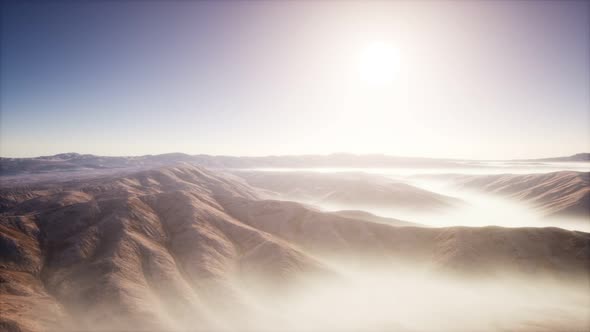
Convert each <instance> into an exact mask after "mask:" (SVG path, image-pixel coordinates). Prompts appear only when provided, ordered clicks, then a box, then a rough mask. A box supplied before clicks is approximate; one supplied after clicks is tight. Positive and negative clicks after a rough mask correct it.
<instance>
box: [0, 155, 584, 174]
mask: <svg viewBox="0 0 590 332" xmlns="http://www.w3.org/2000/svg"><path fill="white" fill-rule="evenodd" d="M518 161H523V162H524V161H536V162H542V161H546V162H569V161H590V153H579V154H575V155H573V156H569V157H558V158H546V159H529V160H518ZM179 162H188V163H192V164H195V165H199V166H204V167H209V168H314V167H350V168H367V167H374V168H380V167H383V168H386V167H464V166H465V163H471V162H474V164H472V166H477V165H478V163H477V162H476V161H473V160H460V159H436V158H418V157H397V156H388V155H383V154H367V155H355V154H346V153H338V154H330V155H291V156H288V155H283V156H263V157H237V156H213V155H205V154H199V155H188V154H184V153H166V154H159V155H144V156H129V157H110V156H97V155H92V154H79V153H74V152H70V153H61V154H56V155H53V156H41V157H34V158H3V157H0V175H18V174H27V173H44V172H53V171H75V170H104V169H140V168H146V167H159V166H171V165H174V164H176V163H179ZM480 166H481V165H480Z"/></svg>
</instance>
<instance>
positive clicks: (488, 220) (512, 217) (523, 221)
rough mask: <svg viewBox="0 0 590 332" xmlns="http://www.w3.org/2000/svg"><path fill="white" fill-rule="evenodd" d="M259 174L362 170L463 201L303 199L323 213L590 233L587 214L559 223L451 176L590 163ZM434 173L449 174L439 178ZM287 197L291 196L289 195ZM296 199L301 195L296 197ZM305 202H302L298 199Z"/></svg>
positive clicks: (589, 166)
mask: <svg viewBox="0 0 590 332" xmlns="http://www.w3.org/2000/svg"><path fill="white" fill-rule="evenodd" d="M254 170H255V171H260V172H319V173H340V172H362V173H368V174H376V175H381V176H385V177H388V178H391V179H394V180H396V181H398V182H403V183H407V184H410V185H413V186H415V187H418V188H421V189H425V190H428V191H431V192H434V193H437V194H442V195H446V196H450V197H455V198H458V199H460V200H462V201H463V203H462V204H456V205H455V206H454V207H452V208H449V209H444V210H437V211H436V212H417V211H412V210H404V209H400V208H384V207H382V206H366V205H364V206H363V207H362V208H359V207H357V206H347V205H342V204H326V203H321V204H320V203H318V202H317V201H302V202H303V203H306V204H311V205H314V206H316V207H318V208H320V209H322V210H324V211H341V210H363V211H366V212H370V213H372V214H375V215H377V216H381V217H388V218H395V219H400V220H405V221H410V222H414V223H419V224H423V225H426V226H431V227H447V226H490V225H495V226H502V227H551V226H553V227H560V228H564V229H569V230H579V231H584V232H590V216H589V217H588V218H569V217H560V218H559V220H558V221H555V220H551V219H547V218H543V216H542V214H541V213H540V212H539V211H538V210H536V209H534V208H533V207H531V206H529V205H528V204H526V203H525V202H523V201H517V200H510V199H507V198H505V197H502V196H500V195H495V194H490V193H484V192H481V191H477V190H472V189H465V188H459V187H457V186H455V185H454V183H453V181H452V179H451V175H491V174H540V173H548V172H556V171H578V172H588V171H590V163H588V162H568V163H563V162H562V163H558V162H556V163H523V162H520V163H518V162H510V163H505V162H504V163H501V162H485V163H484V162H482V163H478V164H473V165H467V166H466V167H465V168H304V169H302V168H259V169H254ZM431 175H449V176H448V177H446V176H435V177H430V176H431ZM285 199H290V198H289V197H285ZM292 200H297V199H292ZM300 201H301V200H300Z"/></svg>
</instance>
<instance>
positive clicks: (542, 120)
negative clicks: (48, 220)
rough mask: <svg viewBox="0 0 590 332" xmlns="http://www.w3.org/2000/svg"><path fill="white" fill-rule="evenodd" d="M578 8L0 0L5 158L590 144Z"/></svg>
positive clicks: (589, 29) (456, 152) (495, 151)
mask: <svg viewBox="0 0 590 332" xmlns="http://www.w3.org/2000/svg"><path fill="white" fill-rule="evenodd" d="M589 12H590V4H589V2H587V1H523V2H517V1H482V2H475V1H448V2H444V1H435V2H426V1H419V2H402V1H391V2H376V1H375V2H372V1H364V2H361V1H359V2H354V1H347V2H336V1H324V2H311V1H305V2H296V1H284V2H270V1H269V2H263V1H260V2H246V1H239V2H230V1H224V2H221V3H207V2H192V3H184V2H181V1H176V2H164V1H162V2H157V1H153V2H147V1H137V2H135V1H127V2H114V1H112V2H111V1H101V2H97V3H87V2H86V3H77V4H76V3H75V2H64V3H53V4H42V3H40V2H39V3H35V4H22V3H21V4H18V3H17V2H15V3H13V4H4V5H3V7H2V36H1V39H0V42H1V44H0V45H1V68H0V69H1V71H0V75H1V85H0V88H1V113H0V155H2V156H38V155H48V154H55V153H61V152H80V153H93V154H101V155H140V154H156V153H165V152H175V151H178V152H185V153H191V154H197V153H207V154H226V155H268V154H304V153H306V154H307V153H310V154H311V153H314V154H315V153H322V154H323V153H332V152H351V153H386V154H394V155H406V156H428V157H465V158H481V159H485V158H529V157H544V156H557V155H568V154H573V153H577V152H585V151H590V96H589V94H590V84H589V81H590V67H589V59H590V18H589Z"/></svg>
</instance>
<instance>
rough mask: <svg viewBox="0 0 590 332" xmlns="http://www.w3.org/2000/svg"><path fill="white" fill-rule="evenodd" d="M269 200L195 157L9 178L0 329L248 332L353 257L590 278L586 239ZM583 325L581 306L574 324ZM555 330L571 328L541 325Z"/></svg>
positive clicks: (1, 217) (356, 261) (2, 218)
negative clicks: (191, 161)
mask: <svg viewBox="0 0 590 332" xmlns="http://www.w3.org/2000/svg"><path fill="white" fill-rule="evenodd" d="M267 194H268V192H266V191H259V190H258V189H256V188H254V187H252V186H250V185H249V184H248V183H247V182H246V181H244V180H242V179H241V178H239V177H237V176H235V175H231V174H227V173H220V172H213V171H210V170H207V169H204V168H201V167H197V166H193V165H188V164H185V165H180V166H174V167H165V168H156V169H150V170H143V171H139V172H135V173H131V174H123V175H108V176H100V177H96V178H91V179H84V180H71V181H65V182H57V183H55V182H45V183H37V184H29V185H26V186H3V187H2V189H1V193H0V198H1V201H0V202H1V206H0V208H1V210H0V212H1V214H0V327H1V328H2V329H3V330H7V331H56V330H60V331H61V330H76V331H80V330H84V331H120V330H142V331H156V330H157V331H186V330H191V331H199V330H200V331H211V330H220V331H221V330H223V331H225V330H229V331H244V330H260V329H262V326H261V325H260V324H261V323H260V322H265V324H266V325H264V326H266V327H268V326H271V328H268V330H276V327H277V326H284V327H285V330H288V327H289V325H288V324H286V323H285V322H288V321H290V319H294V317H292V315H294V314H291V316H283V315H281V314H277V312H276V310H279V309H282V308H283V307H282V306H285V305H286V304H285V303H289V299H291V298H292V297H293V296H300V295H301V292H302V291H303V292H304V291H305V289H308V288H306V286H305V285H307V284H308V283H312V282H314V281H317V280H329V283H328V284H332V283H333V282H334V281H336V280H340V279H341V278H345V274H343V273H342V270H341V269H340V268H338V266H341V265H343V264H344V265H346V266H354V269H355V271H365V270H367V269H369V268H373V267H375V266H380V267H388V268H394V267H400V266H401V267H404V269H405V270H407V269H410V270H412V271H420V274H425V275H430V274H435V275H441V276H447V277H448V278H455V277H460V278H468V279H469V280H490V279H494V280H495V279H496V278H504V277H505V276H510V277H511V278H523V279H526V278H535V280H553V282H556V283H562V282H565V281H567V283H568V285H575V287H581V289H584V287H587V285H588V282H589V279H588V277H589V276H588V272H589V270H588V268H589V264H590V234H588V233H583V232H575V231H566V230H563V229H558V228H501V227H479V228H478V227H476V228H469V227H450V228H424V227H415V226H412V225H411V224H403V226H404V227H396V226H393V225H392V224H384V223H379V222H374V220H373V221H367V219H368V218H369V219H370V215H369V216H367V215H366V214H365V215H363V214H362V213H361V215H359V213H358V212H357V213H352V214H351V213H350V212H348V213H346V212H344V213H325V212H322V211H319V210H316V209H314V208H310V207H308V206H306V205H303V204H300V203H297V202H291V201H279V200H268V199H264V197H265V196H266V195H267ZM445 278H446V277H445ZM498 280H499V279H498ZM582 301H583V302H582V303H586V302H584V301H586V299H585V298H582ZM285 310H286V311H287V312H289V310H287V309H285ZM307 314H309V313H307ZM301 315H302V317H310V316H305V315H304V314H301ZM576 315H577V316H576ZM336 317H338V316H335V318H334V319H336ZM295 318H297V317H295ZM300 318H301V317H300ZM586 323H588V322H586V321H584V318H583V317H580V315H579V314H577V313H576V314H575V315H574V319H573V321H572V323H571V324H572V325H571V326H573V327H576V328H578V327H580V326H582V327H585V326H588V325H585V324H586ZM535 324H536V323H535ZM541 324H543V322H541ZM555 324H558V325H559V324H562V322H559V323H552V324H549V325H543V326H545V327H547V326H549V328H552V327H555V326H557V325H555ZM328 326H331V325H328ZM388 326H390V327H391V326H397V325H388ZM272 327H274V329H273V328H272ZM512 327H513V328H514V326H512ZM529 327H530V326H529ZM529 327H527V329H528V328H529ZM527 329H524V328H523V330H527ZM312 330H313V329H312Z"/></svg>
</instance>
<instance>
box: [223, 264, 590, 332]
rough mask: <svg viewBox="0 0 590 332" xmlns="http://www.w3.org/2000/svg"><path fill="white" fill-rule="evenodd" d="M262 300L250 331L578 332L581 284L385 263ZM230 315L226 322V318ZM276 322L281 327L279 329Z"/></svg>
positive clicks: (587, 320)
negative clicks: (430, 270)
mask: <svg viewBox="0 0 590 332" xmlns="http://www.w3.org/2000/svg"><path fill="white" fill-rule="evenodd" d="M339 272H340V273H341V275H342V278H340V279H336V280H335V279H330V280H328V281H321V280H315V281H310V282H308V283H305V284H303V285H301V286H300V287H297V288H296V289H293V290H292V291H291V292H290V293H289V294H288V295H285V296H281V297H272V296H270V297H269V298H270V299H272V300H269V301H270V302H267V301H265V300H261V296H260V295H261V294H260V293H259V292H257V293H255V294H249V295H248V294H247V293H245V294H243V295H245V296H246V297H248V296H251V297H250V300H251V304H254V305H255V306H257V307H258V312H255V313H253V314H252V315H250V316H249V317H248V319H246V320H245V322H243V323H242V324H243V325H242V327H246V330H252V331H277V330H279V331H498V330H503V331H514V330H518V331H557V330H564V331H565V330H567V331H584V330H585V329H587V328H588V327H589V326H590V316H589V314H588V308H590V297H589V296H588V295H587V291H588V287H587V286H586V285H572V284H570V285H567V284H564V283H558V282H555V281H549V280H543V279H539V280H531V279H529V280H526V281H525V280H522V279H518V278H509V277H506V278H490V279H489V280H486V279H484V280H482V279H478V280H475V279H463V278H455V277H448V276H446V277H443V276H437V275H436V274H421V273H416V272H411V273H410V272H402V271H399V270H395V271H393V270H392V271H385V270H383V269H374V270H373V269H367V270H363V271H358V270H354V269H344V268H343V269H340V271H339ZM230 321H231V320H230ZM278 327H279V328H278Z"/></svg>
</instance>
